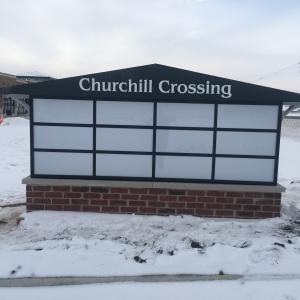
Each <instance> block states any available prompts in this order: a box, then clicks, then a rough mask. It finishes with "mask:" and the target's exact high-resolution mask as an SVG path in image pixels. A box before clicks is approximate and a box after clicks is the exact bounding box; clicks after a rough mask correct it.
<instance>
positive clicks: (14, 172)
mask: <svg viewBox="0 0 300 300" xmlns="http://www.w3.org/2000/svg"><path fill="white" fill-rule="evenodd" d="M0 155H1V159H0V172H1V173H0V178H1V182H0V206H1V205H4V204H8V203H10V204H11V203H20V202H25V186H24V185H22V184H21V180H22V178H24V177H26V176H28V174H29V121H28V120H26V119H23V118H7V119H4V122H3V123H2V125H0Z"/></svg>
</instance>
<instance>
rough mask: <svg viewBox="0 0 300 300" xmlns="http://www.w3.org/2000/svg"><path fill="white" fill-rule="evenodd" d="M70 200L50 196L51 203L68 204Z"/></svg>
mask: <svg viewBox="0 0 300 300" xmlns="http://www.w3.org/2000/svg"><path fill="white" fill-rule="evenodd" d="M69 203H70V200H69V199H64V198H58V199H56V198H52V204H69Z"/></svg>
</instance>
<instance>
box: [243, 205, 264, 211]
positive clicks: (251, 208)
mask: <svg viewBox="0 0 300 300" xmlns="http://www.w3.org/2000/svg"><path fill="white" fill-rule="evenodd" d="M243 209H244V210H261V206H260V205H244V206H243Z"/></svg>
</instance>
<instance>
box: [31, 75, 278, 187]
mask: <svg viewBox="0 0 300 300" xmlns="http://www.w3.org/2000/svg"><path fill="white" fill-rule="evenodd" d="M123 82H124V84H123ZM113 83H114V82H110V84H109V82H106V84H105V85H104V84H103V85H102V84H101V83H100V82H99V84H97V81H93V80H92V79H90V80H82V85H83V88H84V89H87V88H95V89H98V87H99V88H101V89H103V88H106V89H108V88H110V89H113V88H114V84H113ZM120 86H121V88H122V89H136V90H137V93H138V89H139V88H141V90H142V91H143V92H145V93H151V90H153V83H151V82H150V80H145V81H144V80H143V81H142V82H141V85H140V87H139V82H134V81H128V82H126V81H119V84H115V89H116V90H117V87H120ZM124 93H125V92H124ZM32 111H33V114H32V131H33V134H32V137H33V141H32V145H33V148H32V152H31V155H32V162H33V166H32V170H31V171H32V174H31V175H32V176H33V177H52V178H61V177H64V178H89V179H111V180H120V179H121V180H122V179H123V180H152V181H185V182H212V183H233V182H234V183H244V184H245V183H247V184H248V183H252V184H253V183H256V184H275V183H276V180H277V179H276V176H277V175H276V174H277V173H276V172H277V165H278V149H279V148H278V147H279V129H278V128H279V125H280V111H281V109H280V106H278V105H253V104H251V105H250V104H247V105H242V104H232V103H226V104H225V103H222V104H213V103H184V102H158V103H155V102H153V101H147V102H146V101H127V100H124V99H123V98H121V99H117V100H96V99H94V100H75V99H70V98H69V99H42V98H34V99H33V107H32Z"/></svg>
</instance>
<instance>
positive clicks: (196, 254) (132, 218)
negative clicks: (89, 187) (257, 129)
mask: <svg viewBox="0 0 300 300" xmlns="http://www.w3.org/2000/svg"><path fill="white" fill-rule="evenodd" d="M28 127H29V124H28V121H27V120H24V119H18V118H17V119H6V120H5V123H4V125H1V126H0V153H1V159H0V169H1V173H0V205H4V204H8V203H15V202H24V200H25V189H24V187H23V186H22V185H21V179H22V178H23V177H25V176H27V175H28V174H29V128H28ZM282 135H283V137H282V140H281V154H280V156H281V157H280V167H279V182H280V183H281V184H283V185H284V186H286V188H287V192H286V193H284V195H283V213H284V215H283V217H281V218H275V219H267V220H233V219H227V220H225V219H206V218H196V217H191V216H177V217H175V216H170V217H158V216H136V215H107V214H93V213H75V212H74V213H72V212H63V213H61V212H33V213H24V214H23V215H22V216H21V217H22V218H24V220H22V221H21V222H20V224H19V225H18V226H16V225H15V220H16V216H17V215H19V214H20V213H22V212H23V211H24V207H16V208H11V207H9V208H0V277H22V276H59V275H73V276H75V275H83V276H85V275H101V276H102V275H133V274H161V273H165V274H166V273H168V274H174V273H196V274H199V273H201V274H216V273H219V272H220V271H222V272H224V273H230V274H243V275H245V274H246V275H249V274H250V275H251V276H254V277H255V276H256V275H258V274H282V276H285V275H287V274H297V275H300V231H299V230H298V227H297V226H298V225H297V224H296V223H294V221H295V219H296V217H297V215H298V216H299V211H300V155H299V153H300V121H298V123H297V121H296V123H295V121H294V122H290V120H289V121H288V122H285V124H284V126H283V128H282ZM299 284H300V282H299V281H293V280H289V281H274V282H273V281H272V282H263V283H262V282H246V283H245V284H242V283H241V282H226V283H225V282H219V283H216V282H215V283H184V284H183V283H181V284H179V283H176V293H174V287H175V284H115V285H110V286H105V285H97V286H94V285H93V286H89V287H87V286H82V287H61V288H55V289H54V288H38V289H22V288H20V289H13V290H12V289H5V288H3V289H1V288H0V299H1V300H2V299H18V298H12V295H14V297H17V295H18V294H19V295H20V298H22V299H25V300H26V299H69V298H68V297H69V296H68V295H70V294H72V296H73V297H72V299H79V297H81V298H82V297H83V296H82V295H84V297H85V298H86V299H95V298H92V297H90V298H89V297H87V295H92V294H93V295H95V294H101V295H105V296H103V299H120V298H118V297H117V295H118V296H120V295H127V297H125V296H124V297H122V298H123V299H129V298H130V299H137V298H138V299H141V298H143V299H150V298H151V299H154V298H156V299H162V298H163V297H164V298H165V297H167V295H172V298H173V299H179V298H180V299H182V298H183V297H190V298H192V299H196V297H195V296H197V295H198V296H199V295H201V294H203V293H204V294H205V296H206V297H205V299H220V297H221V298H224V297H222V295H225V294H226V296H227V297H226V299H287V300H292V299H300V288H299V287H298V286H299ZM54 291H55V292H54ZM147 291H148V292H147ZM150 291H151V292H150ZM152 291H153V293H152ZM279 291H280V292H279ZM60 292H61V294H59V293H60ZM39 293H40V294H43V295H44V298H41V297H40V296H39V295H40V294H39ZM89 293H91V294H89ZM297 293H298V294H297ZM54 294H55V296H54ZM21 295H22V296H21ZM45 295H47V297H48V298H47V297H46V296H45ZM51 295H52V296H51ZM59 295H60V296H61V298H59V297H60V296H59ZM189 295H190V296H189ZM249 295H250V296H249ZM192 296H194V298H193V297H192ZM198 296H197V298H198ZM55 297H57V298H55ZM147 297H148V298H147ZM176 297H177V298H176ZM297 297H298V298H297Z"/></svg>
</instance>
